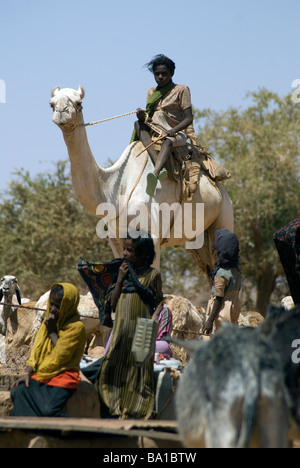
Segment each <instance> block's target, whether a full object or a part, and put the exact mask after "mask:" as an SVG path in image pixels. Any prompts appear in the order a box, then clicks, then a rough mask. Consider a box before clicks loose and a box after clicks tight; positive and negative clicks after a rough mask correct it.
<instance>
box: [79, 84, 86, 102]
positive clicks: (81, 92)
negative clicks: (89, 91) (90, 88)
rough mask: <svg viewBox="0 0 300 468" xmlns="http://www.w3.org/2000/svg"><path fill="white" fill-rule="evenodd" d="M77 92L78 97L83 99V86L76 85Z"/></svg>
mask: <svg viewBox="0 0 300 468" xmlns="http://www.w3.org/2000/svg"><path fill="white" fill-rule="evenodd" d="M77 91H78V93H79V95H80V99H83V98H84V95H85V91H84V88H83V87H82V86H78V90H77Z"/></svg>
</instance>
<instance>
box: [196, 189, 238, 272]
mask: <svg viewBox="0 0 300 468" xmlns="http://www.w3.org/2000/svg"><path fill="white" fill-rule="evenodd" d="M218 188H219V190H220V192H221V194H222V203H221V207H220V212H219V214H218V217H217V218H216V219H215V221H214V222H213V223H212V224H211V225H210V226H209V227H208V228H207V229H206V231H205V232H204V244H203V247H202V248H201V249H197V250H189V252H190V254H191V255H192V257H193V259H194V261H195V262H196V263H197V265H198V266H199V268H200V271H201V272H202V273H204V274H206V275H207V276H208V277H209V278H210V274H211V271H212V270H213V268H214V266H215V265H214V259H213V255H212V250H213V243H214V239H215V231H216V229H228V230H229V231H232V232H233V231H234V218H233V207H232V202H231V200H230V198H229V196H228V194H227V192H226V191H225V189H224V187H223V186H222V185H221V184H218Z"/></svg>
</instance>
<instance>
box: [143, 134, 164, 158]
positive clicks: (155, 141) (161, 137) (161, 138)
mask: <svg viewBox="0 0 300 468" xmlns="http://www.w3.org/2000/svg"><path fill="white" fill-rule="evenodd" d="M167 136H168V135H167V134H165V135H161V136H160V137H158V138H156V140H153V141H152V143H150V145H148V146H146V147H145V148H144V149H143V150H142V151H141V152H140V153H139V154H138V155H137V156H136V157H137V158H138V157H139V156H140V155H141V154H142V153H144V152H145V151H146V150H147V149H148V148H150V147H151V146H152V145H154V144H155V143H157V142H158V141H160V140H163V139H164V138H166V137H167Z"/></svg>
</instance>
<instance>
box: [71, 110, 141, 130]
mask: <svg viewBox="0 0 300 468" xmlns="http://www.w3.org/2000/svg"><path fill="white" fill-rule="evenodd" d="M136 112H137V110H134V111H131V112H126V114H120V115H115V116H114V117H109V118H108V119H103V120H96V121H95V122H89V123H86V124H85V123H83V124H80V125H79V127H87V126H89V125H96V124H99V123H103V122H109V121H110V120H115V119H119V118H120V117H127V115H132V114H136Z"/></svg>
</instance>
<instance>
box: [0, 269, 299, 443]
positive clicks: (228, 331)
mask: <svg viewBox="0 0 300 468" xmlns="http://www.w3.org/2000/svg"><path fill="white" fill-rule="evenodd" d="M14 297H16V298H17V302H18V304H21V292H20V288H19V285H18V280H17V278H16V277H14V276H4V277H3V278H2V279H1V283H0V303H1V305H0V335H3V336H5V334H6V331H7V323H8V320H10V322H11V325H12V328H13V327H14V325H16V324H17V309H18V304H17V303H16V301H14V305H11V304H13V300H14ZM169 340H170V341H171V342H173V344H176V345H178V346H180V347H184V348H186V349H187V351H188V353H189V354H190V358H189V360H188V362H187V364H186V365H185V368H184V372H183V373H182V376H181V378H180V379H179V384H178V387H177V390H176V414H177V421H178V431H179V434H180V436H181V440H182V442H183V444H184V445H185V446H186V447H189V448H200V447H206V448H246V447H261V448H283V447H287V446H288V444H289V438H290V431H291V429H293V430H296V431H298V432H300V398H299V396H300V367H299V362H300V359H298V358H297V359H295V358H293V357H295V356H296V357H298V354H300V352H299V353H298V354H297V352H296V351H297V349H296V351H295V347H297V345H298V344H299V346H300V307H299V306H298V307H293V304H290V303H289V300H286V301H285V302H284V307H282V308H276V307H270V309H269V312H268V315H267V317H266V319H265V320H264V321H263V323H262V324H261V325H259V326H258V327H237V326H234V325H231V324H226V325H224V326H223V327H222V328H221V329H220V330H219V331H218V332H217V333H216V334H215V335H214V336H213V337H212V338H211V339H210V340H209V341H201V340H200V341H199V340H190V341H187V340H178V339H175V338H169Z"/></svg>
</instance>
